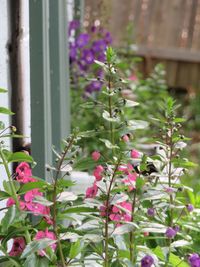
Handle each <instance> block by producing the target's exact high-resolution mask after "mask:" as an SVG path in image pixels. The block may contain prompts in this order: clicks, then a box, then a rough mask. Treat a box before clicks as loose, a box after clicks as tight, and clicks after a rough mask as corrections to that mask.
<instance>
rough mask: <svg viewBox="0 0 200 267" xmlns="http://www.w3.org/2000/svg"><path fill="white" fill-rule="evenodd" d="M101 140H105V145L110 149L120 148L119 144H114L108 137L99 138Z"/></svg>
mask: <svg viewBox="0 0 200 267" xmlns="http://www.w3.org/2000/svg"><path fill="white" fill-rule="evenodd" d="M99 140H100V141H101V142H103V143H104V144H105V146H106V147H107V148H109V149H115V148H116V149H119V147H118V146H117V145H113V144H112V143H111V142H110V141H109V140H107V139H101V138H100V139H99Z"/></svg>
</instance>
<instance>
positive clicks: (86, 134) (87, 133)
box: [78, 130, 97, 138]
mask: <svg viewBox="0 0 200 267" xmlns="http://www.w3.org/2000/svg"><path fill="white" fill-rule="evenodd" d="M96 134H97V132H96V131H94V130H91V131H85V132H80V133H78V136H80V137H84V138H89V137H92V136H95V135H96Z"/></svg>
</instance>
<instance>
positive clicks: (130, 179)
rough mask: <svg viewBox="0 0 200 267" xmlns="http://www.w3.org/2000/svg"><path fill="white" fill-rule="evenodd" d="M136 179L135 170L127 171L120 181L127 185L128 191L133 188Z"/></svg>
mask: <svg viewBox="0 0 200 267" xmlns="http://www.w3.org/2000/svg"><path fill="white" fill-rule="evenodd" d="M136 179H137V173H136V172H134V173H131V172H129V173H128V176H127V178H125V179H123V180H122V182H123V183H124V184H125V185H128V188H129V191H131V190H133V189H135V181H136Z"/></svg>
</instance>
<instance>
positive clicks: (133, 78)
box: [129, 74, 138, 82]
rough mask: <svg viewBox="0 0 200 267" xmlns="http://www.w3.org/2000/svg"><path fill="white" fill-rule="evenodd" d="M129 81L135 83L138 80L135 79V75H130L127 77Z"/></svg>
mask: <svg viewBox="0 0 200 267" xmlns="http://www.w3.org/2000/svg"><path fill="white" fill-rule="evenodd" d="M129 80H131V81H134V82H135V81H137V80H138V78H137V76H136V75H135V74H132V75H131V76H130V77H129Z"/></svg>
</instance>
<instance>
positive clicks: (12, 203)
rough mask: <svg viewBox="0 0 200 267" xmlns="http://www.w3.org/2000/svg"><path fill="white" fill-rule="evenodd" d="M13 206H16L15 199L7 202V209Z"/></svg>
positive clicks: (10, 198)
mask: <svg viewBox="0 0 200 267" xmlns="http://www.w3.org/2000/svg"><path fill="white" fill-rule="evenodd" d="M13 205H15V200H14V198H12V197H9V199H8V200H7V202H6V207H11V206H13Z"/></svg>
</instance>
